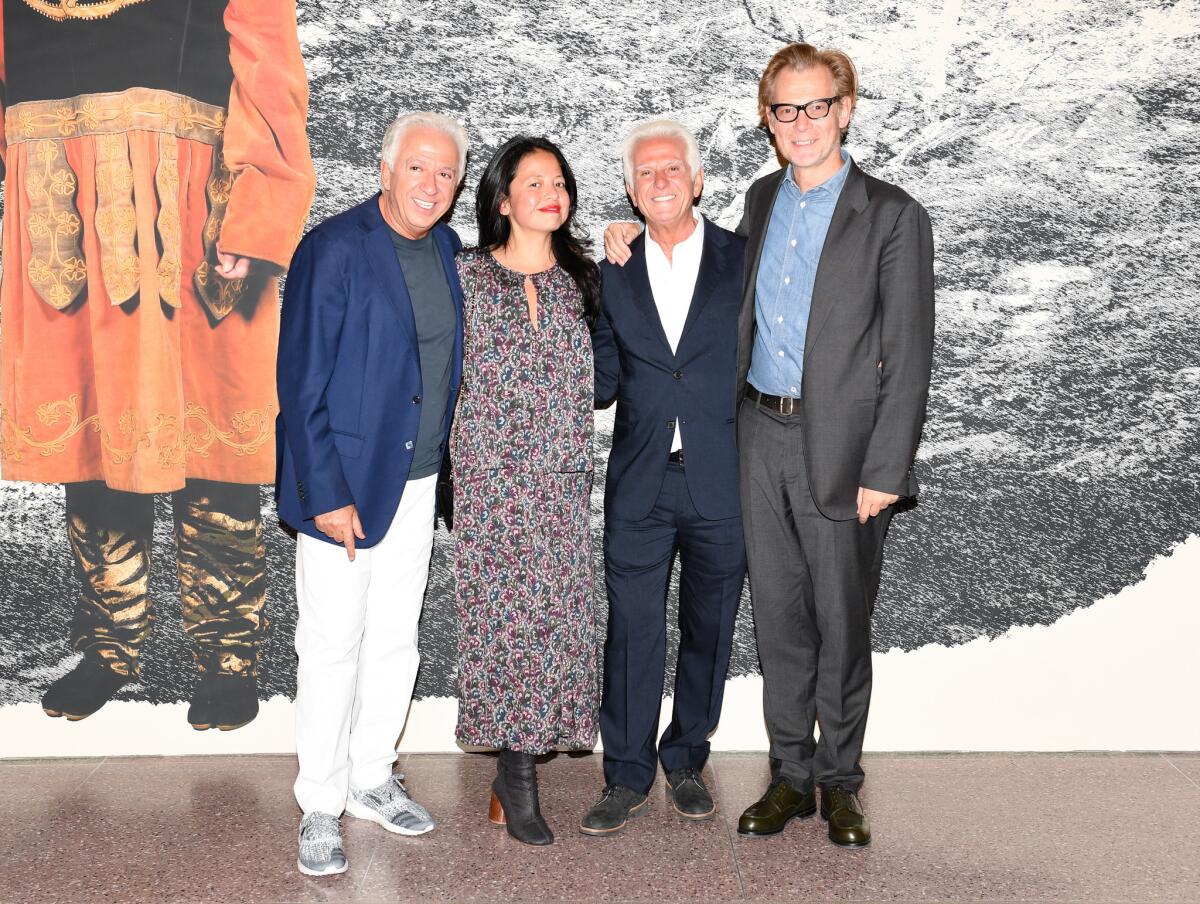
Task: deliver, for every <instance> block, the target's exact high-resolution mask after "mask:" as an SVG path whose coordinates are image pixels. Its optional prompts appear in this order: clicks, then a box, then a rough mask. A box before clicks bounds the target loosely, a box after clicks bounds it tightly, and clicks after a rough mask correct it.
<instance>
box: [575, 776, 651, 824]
mask: <svg viewBox="0 0 1200 904" xmlns="http://www.w3.org/2000/svg"><path fill="white" fill-rule="evenodd" d="M646 802H647V801H646V795H645V794H638V793H637V792H636V791H634V790H633V789H632V788H626V787H625V786H624V785H606V786H605V788H604V791H603V793H602V794H601V795H600V799H599V800H598V801H596V802H595V803H594V804H592V808H591V809H590V810H588V811H587V813H586V814H585V815H584V817H583V820H582V821H581V822H580V823H579V831H581V832H583V834H584V835H616V834H617V833H618V832H620V831H621V829H623V828H625V823H626V822H628V821H629V820H630V819H632V818H633V817H635V816H637V815H638V814H639V813H641V812H642V810H644V809H645V807H646Z"/></svg>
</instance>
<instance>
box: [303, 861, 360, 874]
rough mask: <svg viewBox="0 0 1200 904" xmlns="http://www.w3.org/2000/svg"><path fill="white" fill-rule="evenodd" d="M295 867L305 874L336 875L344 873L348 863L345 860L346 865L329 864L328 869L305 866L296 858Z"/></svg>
mask: <svg viewBox="0 0 1200 904" xmlns="http://www.w3.org/2000/svg"><path fill="white" fill-rule="evenodd" d="M296 869H298V870H300V872H302V873H304V875H306V876H336V875H338V874H339V873H344V872H345V871H346V870H348V869H350V864H349V862H347V863H346V865H345V866H342V867H337V866H331V867H330V868H329V869H325V870H320V869H313V868H312V867H308V866H305V865H304V864H303V863H301V862H300V861H299V860H297V861H296Z"/></svg>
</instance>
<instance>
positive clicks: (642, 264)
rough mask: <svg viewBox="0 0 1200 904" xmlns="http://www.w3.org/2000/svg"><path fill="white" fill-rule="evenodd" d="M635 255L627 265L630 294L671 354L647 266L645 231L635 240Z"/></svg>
mask: <svg viewBox="0 0 1200 904" xmlns="http://www.w3.org/2000/svg"><path fill="white" fill-rule="evenodd" d="M634 242H635V247H634V248H633V256H632V257H631V258H630V260H629V263H628V264H627V265H626V267H625V272H626V273H627V274H628V277H629V288H630V295H632V296H633V306H634V307H635V308H637V309H638V311H640V312H641V314H642V316H643V317H645V318H646V320H648V321H649V322H650V330H651V332H652V333H653V334H654V335H655V336H657V337H658V339H659V341H661V342H662V345H663V348H664V349H665V350H666V352H667V354H668V355H670V354H671V343H670V342H668V341H667V331H666V330H664V329H663V325H662V318H661V317H660V316H659V315H658V305H656V304H655V303H654V292H653V290H652V289H651V288H650V271H649V270H648V269H647V267H646V234H645V233H644V232H643V233H642V234H641V235H640V236H638V238H637V239H635V240H634Z"/></svg>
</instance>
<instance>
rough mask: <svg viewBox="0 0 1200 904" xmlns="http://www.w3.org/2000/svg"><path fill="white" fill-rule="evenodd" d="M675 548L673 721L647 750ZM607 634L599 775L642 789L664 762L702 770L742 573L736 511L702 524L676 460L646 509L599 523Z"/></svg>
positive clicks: (658, 701) (655, 713) (657, 704)
mask: <svg viewBox="0 0 1200 904" xmlns="http://www.w3.org/2000/svg"><path fill="white" fill-rule="evenodd" d="M676 551H678V553H679V559H680V581H679V635H680V637H679V659H678V662H677V664H676V669H675V704H674V711H673V713H672V717H671V724H670V725H668V726H667V730H666V731H665V732H664V733H663V735H662V738H661V740H660V741H659V744H658V751H657V757H656V755H655V754H656V752H655V735H656V734H657V732H658V717H659V711H660V709H661V707H662V689H663V666H664V664H665V660H666V636H667V635H666V602H667V588H668V583H669V581H670V577H671V564H672V561H673V559H674V557H675V553H676ZM604 565H605V580H606V583H607V586H608V605H609V616H608V641H607V643H606V644H605V648H604V650H605V655H604V698H603V701H602V703H601V707H600V734H601V738H602V739H603V742H604V777H605V780H606V781H607V782H608V783H609V784H612V785H624V786H625V787H627V788H632V789H633V790H635V791H638V792H642V793H645V792H647V791H649V790H650V786H651V785H652V784H653V783H654V774H655V772H656V770H657V765H656V759H661V761H662V764H663V767H664V768H665V769H666V770H667V771H670V770H672V769H683V768H687V767H693V768H696V769H700V768H701V767H703V765H704V763H705V760H707V758H708V750H709V744H708V736H709V735H710V734H712V732H713V730H714V729H715V728H716V726H717V720H718V719H719V718H720V715H721V698H722V696H723V695H724V692H725V672H726V670H727V669H728V667H729V655H730V647H731V644H732V642H733V623H734V618H735V616H736V615H737V606H738V600H739V598H740V597H741V591H742V581H743V579H744V577H745V574H746V553H745V546H744V538H743V532H742V519H741V517H740V516H739V517H733V518H722V519H719V520H712V521H708V520H705V519H703V518H701V517H700V516H699V515H698V514H697V512H696V507H695V506H694V505H693V504H692V499H691V495H690V494H689V492H688V488H687V481H686V479H685V477H684V473H683V466H681V465H677V464H670V465H668V467H667V472H666V476H665V478H664V479H663V484H662V489H661V490H660V491H659V495H658V499H657V501H656V503H655V505H654V508H653V509H652V510H651V512H650V514H649V515H647V516H646V517H645V518H643V519H641V520H639V521H623V520H620V519H617V518H608V519H607V520H606V524H605V530H604Z"/></svg>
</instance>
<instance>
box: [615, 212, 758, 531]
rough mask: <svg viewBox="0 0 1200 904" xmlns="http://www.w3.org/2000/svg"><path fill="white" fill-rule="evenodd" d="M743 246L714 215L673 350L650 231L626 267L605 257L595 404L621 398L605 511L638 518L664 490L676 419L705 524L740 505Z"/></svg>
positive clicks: (735, 511)
mask: <svg viewBox="0 0 1200 904" xmlns="http://www.w3.org/2000/svg"><path fill="white" fill-rule="evenodd" d="M745 247H746V240H745V239H743V238H742V237H741V236H738V235H734V234H733V233H732V232H729V231H728V230H726V229H722V228H721V227H720V226H717V225H716V224H715V223H712V222H710V221H709V220H708V219H707V218H706V219H705V223H704V248H703V250H702V251H701V255H700V271H699V274H698V275H697V278H696V287H695V290H694V291H693V294H692V303H691V307H690V308H689V309H688V315H687V320H686V321H685V322H684V327H683V334H682V336H681V337H680V339H679V345H678V346H677V349H676V352H675V353H674V354H672V353H671V346H670V344H669V343H668V342H667V335H666V333H665V332H664V331H663V327H662V321H661V319H660V318H659V316H658V308H657V307H656V306H655V304H654V296H653V294H652V293H651V290H650V276H649V274H648V272H647V270H646V240H645V235H644V234H643V235H641V236H638V238H636V239H635V240H634V241H633V243H632V245H631V246H630V250H631V251H632V257H631V258H630V259H629V260H628V261H627V262H626V264H625V266H624V267H618V266H613V265H612V264H610V263H608V262H607V261H601V263H600V271H601V278H602V282H601V301H600V307H601V312H600V316H599V317H598V318H597V320H596V325H595V327H594V328H593V331H592V349H593V353H594V354H595V359H596V401H597V403H603V402H607V401H610V400H611V399H614V398H615V399H616V400H617V414H616V424H615V426H614V429H613V444H612V452H611V454H610V455H609V459H608V477H607V481H606V483H605V488H604V509H605V513H606V515H608V516H609V517H613V518H621V519H625V520H631V521H640V520H641V519H642V518H645V517H646V516H647V515H649V514H650V510H651V509H652V508H653V507H654V503H655V501H656V500H657V498H658V493H659V490H660V489H661V488H662V482H663V478H664V476H665V475H666V470H667V456H668V455H669V454H670V452H671V441H672V438H673V436H674V434H675V419H676V418H679V431H680V437H681V439H682V440H683V454H684V474H685V475H686V477H687V485H688V490H689V491H690V492H691V496H692V502H693V503H694V504H695V506H696V511H697V512H698V513H699V514H700V516H701V517H702V518H706V519H709V520H715V519H718V518H732V517H735V516H737V515H739V514H740V513H741V506H740V504H739V499H738V462H737V434H736V430H735V426H734V415H735V408H736V397H737V389H736V384H737V325H738V310H739V308H740V306H741V296H742V269H743V266H744V258H745Z"/></svg>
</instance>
